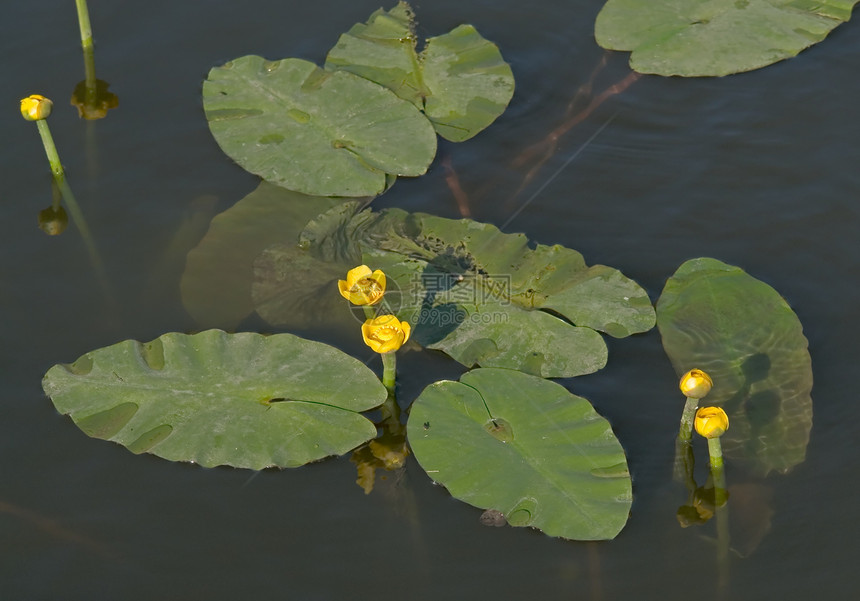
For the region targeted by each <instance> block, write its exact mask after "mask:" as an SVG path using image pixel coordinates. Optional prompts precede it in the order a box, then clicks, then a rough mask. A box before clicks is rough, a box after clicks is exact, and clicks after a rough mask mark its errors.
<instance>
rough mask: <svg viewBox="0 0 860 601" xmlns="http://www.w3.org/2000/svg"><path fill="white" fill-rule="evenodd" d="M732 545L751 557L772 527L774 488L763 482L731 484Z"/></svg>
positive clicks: (740, 552) (739, 553) (742, 555)
mask: <svg viewBox="0 0 860 601" xmlns="http://www.w3.org/2000/svg"><path fill="white" fill-rule="evenodd" d="M729 507H730V510H731V541H732V549H734V551H735V553H737V554H738V555H740V556H741V557H749V555H750V554H752V552H753V551H755V550H756V549H757V548H758V546H759V544H761V541H762V539H764V537H765V535H766V534H767V533H768V532H769V531H770V527H771V518H773V490H771V489H770V487H767V486H763V485H761V484H735V485H731V486H729Z"/></svg>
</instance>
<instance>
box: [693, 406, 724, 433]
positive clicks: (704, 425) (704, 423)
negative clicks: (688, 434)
mask: <svg viewBox="0 0 860 601" xmlns="http://www.w3.org/2000/svg"><path fill="white" fill-rule="evenodd" d="M695 426H696V432H698V433H699V434H700V435H702V436H704V437H705V438H719V437H720V436H722V435H723V434H724V433H725V431H726V430H728V429H729V416H728V415H726V412H725V411H723V410H722V409H721V408H720V407H702V408H701V409H699V410H698V411H696V421H695Z"/></svg>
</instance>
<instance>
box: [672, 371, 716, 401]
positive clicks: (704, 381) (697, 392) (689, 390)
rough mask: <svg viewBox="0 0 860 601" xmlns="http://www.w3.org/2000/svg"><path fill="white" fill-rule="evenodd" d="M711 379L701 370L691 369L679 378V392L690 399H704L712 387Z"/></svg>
mask: <svg viewBox="0 0 860 601" xmlns="http://www.w3.org/2000/svg"><path fill="white" fill-rule="evenodd" d="M713 385H714V382H713V381H712V380H711V377H710V376H709V375H708V374H706V373H705V372H703V371H702V370H701V369H691V370H690V371H688V372H687V373H685V374H684V375H683V377H682V378H681V384H680V386H681V392H683V393H684V396H685V397H687V398H691V399H701V398H704V397H705V396H706V395H707V394H708V393H709V392H711V388H712V387H713Z"/></svg>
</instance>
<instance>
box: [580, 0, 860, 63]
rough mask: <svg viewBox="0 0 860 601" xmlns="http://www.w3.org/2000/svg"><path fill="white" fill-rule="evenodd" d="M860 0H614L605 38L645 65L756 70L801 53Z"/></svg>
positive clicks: (606, 12) (602, 24) (599, 28)
mask: <svg viewBox="0 0 860 601" xmlns="http://www.w3.org/2000/svg"><path fill="white" fill-rule="evenodd" d="M856 3H857V0H822V1H820V2H819V1H813V0H710V1H707V2H703V1H702V0H661V1H660V2H654V1H653V0H608V2H607V3H606V5H605V6H604V7H603V9H602V10H601V11H600V14H598V15H597V21H596V23H595V27H594V34H595V38H596V39H597V43H598V44H600V45H601V46H602V47H604V48H607V49H609V50H626V51H632V54H631V55H630V67H631V68H632V69H633V70H634V71H639V72H640V73H654V74H657V75H682V76H686V77H693V76H706V75H728V74H730V73H739V72H741V71H751V70H753V69H759V68H761V67H764V66H767V65H770V64H772V63H775V62H777V61H780V60H783V59H786V58H790V57H792V56H795V55H796V54H797V53H798V52H800V51H801V50H803V49H805V48H808V47H809V46H812V45H813V44H815V43H817V42H820V41H821V40H823V39H824V38H825V37H826V36H827V34H828V33H830V31H831V30H832V29H833V28H835V27H836V26H837V25H840V24H841V23H843V22H845V21H847V20H848V19H849V18H851V10H852V8H853V6H854V5H855V4H856Z"/></svg>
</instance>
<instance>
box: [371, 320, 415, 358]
mask: <svg viewBox="0 0 860 601" xmlns="http://www.w3.org/2000/svg"><path fill="white" fill-rule="evenodd" d="M411 330H412V329H411V328H410V326H409V324H408V323H407V322H405V321H400V320H399V319H397V318H396V317H395V316H394V315H379V316H378V317H374V318H373V319H368V320H367V321H365V322H364V324H363V325H362V326H361V335H362V337H363V338H364V343H365V344H366V345H367V346H369V347H370V348H372V349H373V350H374V351H376V352H377V353H390V352H392V351H396V350H397V349H399V348H400V347H401V346H403V343H404V342H406V341H407V340H408V339H409V334H410V333H411Z"/></svg>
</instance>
